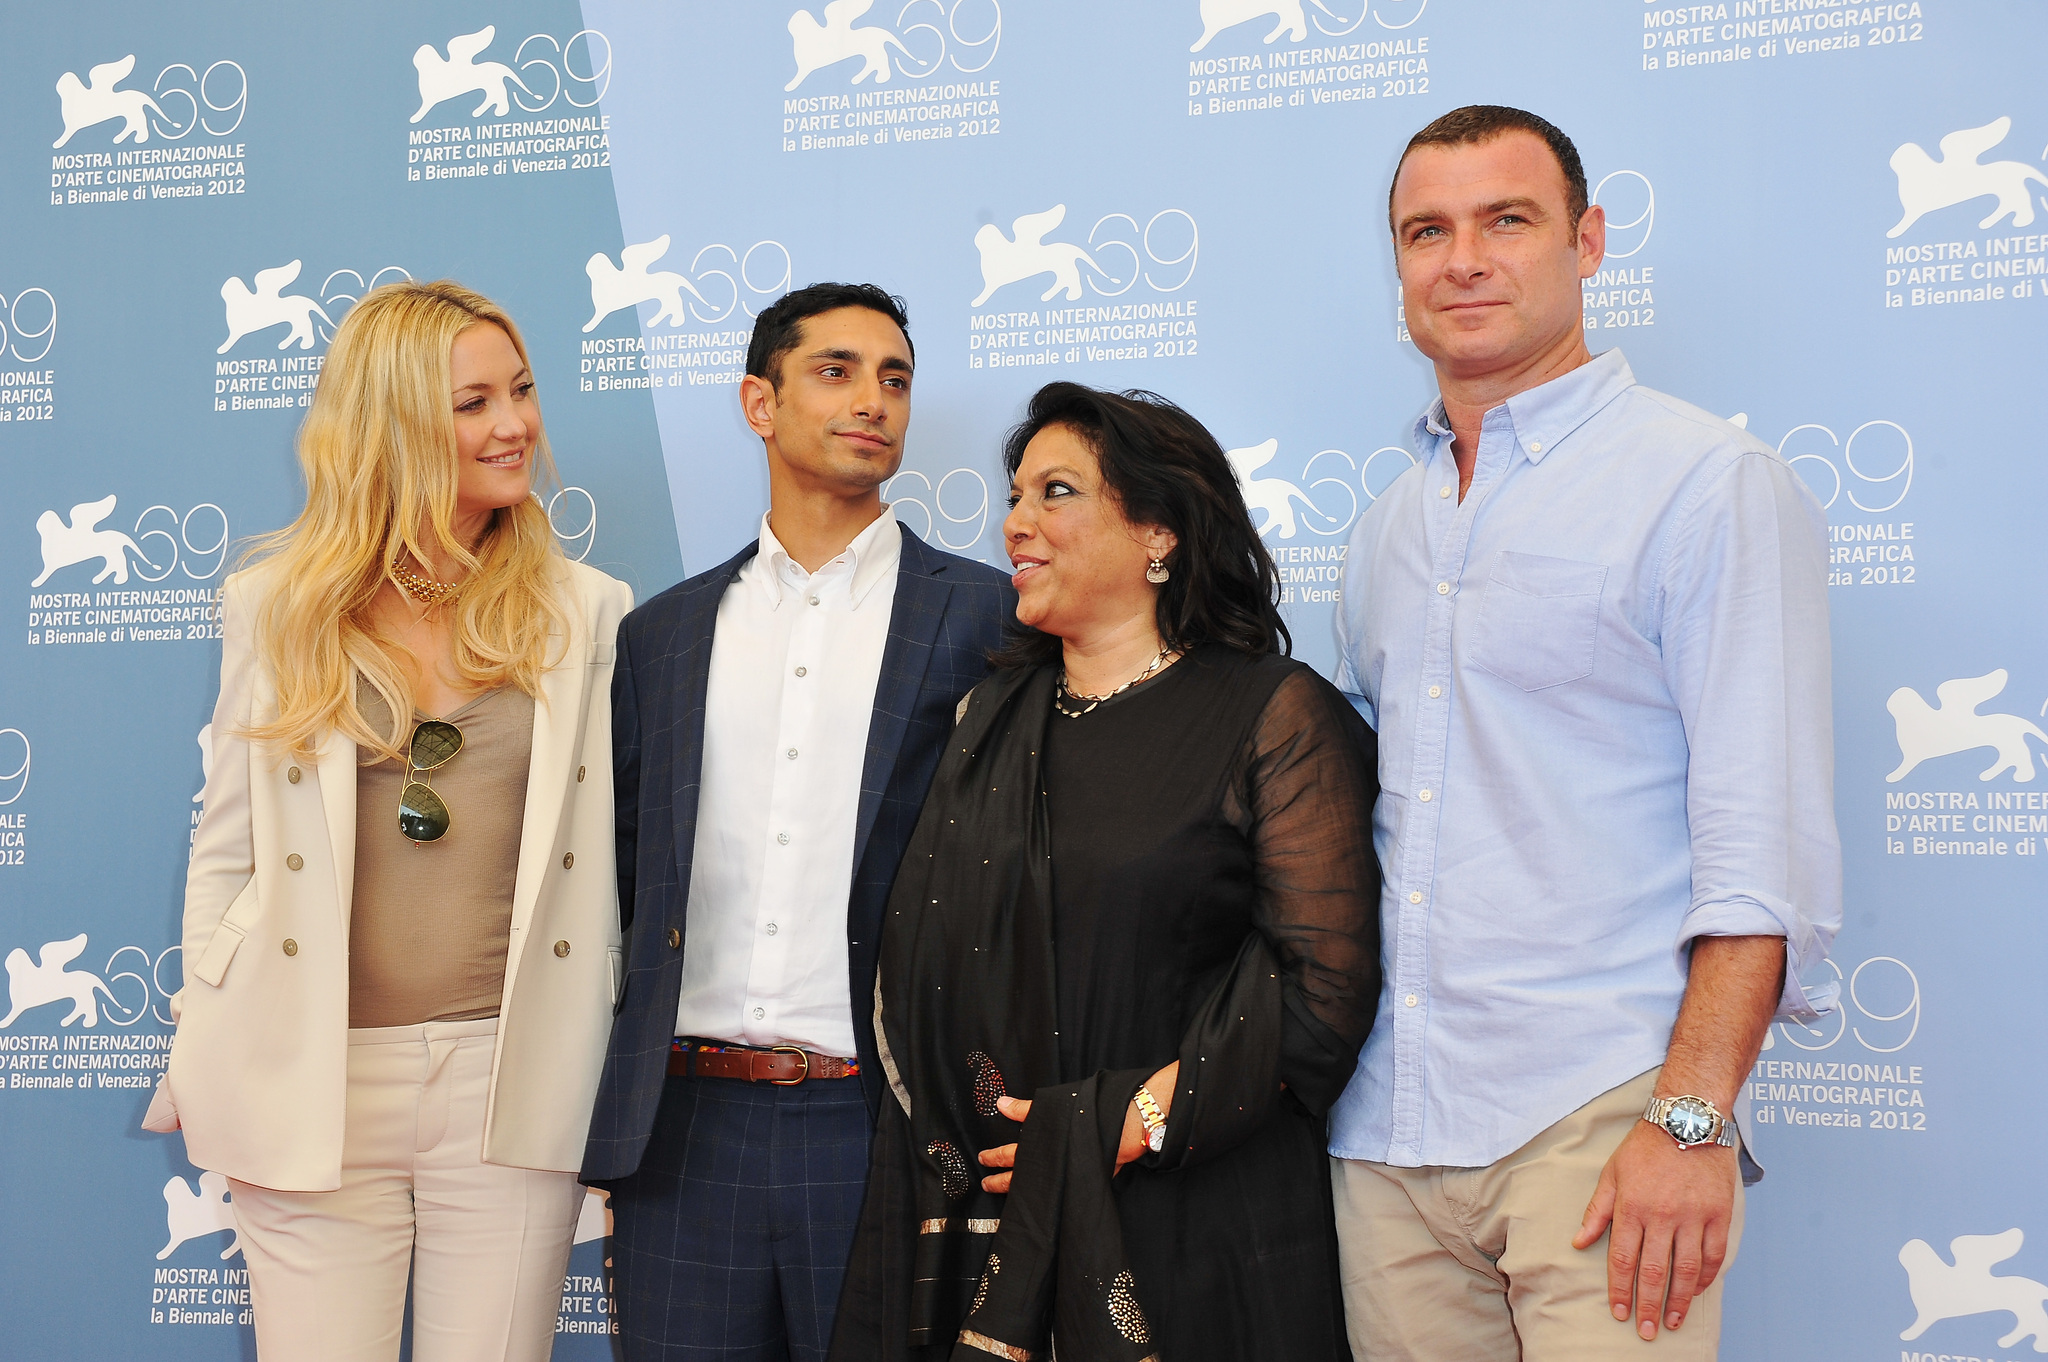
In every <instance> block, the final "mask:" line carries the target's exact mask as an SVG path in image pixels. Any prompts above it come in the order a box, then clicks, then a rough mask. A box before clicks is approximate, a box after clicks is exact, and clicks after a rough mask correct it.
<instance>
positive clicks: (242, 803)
mask: <svg viewBox="0 0 2048 1362" xmlns="http://www.w3.org/2000/svg"><path fill="white" fill-rule="evenodd" d="M263 574H264V569H263V568H262V567H260V566H259V567H258V568H256V569H253V570H251V571H248V572H242V573H237V574H236V575H234V576H232V577H230V578H228V580H227V584H226V588H225V598H224V600H223V603H222V615H223V626H224V628H223V633H224V647H223V650H222V657H221V687H220V700H219V703H218V704H217V705H216V707H215V709H214V715H213V766H212V770H211V772H210V774H209V775H208V777H207V781H206V790H205V804H206V807H205V812H204V814H203V815H202V816H201V818H200V823H199V829H198V831H197V833H196V834H195V836H194V840H193V845H192V863H191V868H190V869H189V870H188V871H187V872H186V877H185V930H184V961H185V983H184V987H182V988H181V989H180V990H179V991H178V993H177V995H176V996H175V997H173V998H172V999H171V1012H172V1017H173V1019H174V1020H175V1022H176V1023H177V1036H176V1038H175V1039H174V1040H173V1042H172V1045H171V1056H170V1065H169V1068H168V1069H167V1071H166V1072H165V1074H164V1077H163V1078H162V1080H160V1081H159V1083H158V1085H157V1091H156V1096H155V1098H154V1100H152V1101H151V1103H150V1107H149V1112H148V1115H147V1116H145V1118H144V1120H143V1124H144V1126H145V1127H146V1128H148V1129H151V1130H159V1131H165V1130H173V1129H177V1128H179V1127H181V1126H182V1127H183V1129H184V1132H185V1148H186V1152H187V1154H188V1155H189V1156H190V1157H191V1160H192V1162H193V1163H195V1164H197V1165H198V1166H199V1167H201V1168H206V1169H211V1170H213V1171H215V1172H219V1173H225V1174H226V1175H227V1176H229V1177H231V1178H238V1179H240V1180H241V1181H243V1182H251V1183H255V1184H257V1185H258V1186H261V1187H271V1188H276V1189H278V1190H280V1191H296V1192H322V1191H332V1190H334V1189H335V1188H337V1187H339V1186H340V1185H341V1141H342V1122H343V1113H344V1111H345V1095H346V1087H347V1078H348V931H349V909H350V904H351V902H352V891H353V886H354V880H355V845H356V812H357V811H356V745H355V744H354V743H353V742H350V741H348V740H347V739H346V738H342V737H338V736H330V737H329V738H328V740H327V741H326V742H325V743H324V744H323V745H322V746H321V748H320V750H319V752H318V753H317V754H316V755H315V758H314V759H313V761H312V762H311V763H310V764H305V763H304V762H303V759H301V764H294V762H293V761H292V760H290V759H285V758H282V757H279V756H278V755H276V754H275V753H273V752H272V751H270V750H269V749H267V748H260V747H256V746H253V745H252V744H251V743H250V742H249V741H248V740H247V739H246V738H244V737H241V736H238V735H239V734H240V733H242V732H244V731H245V730H246V728H247V726H248V724H249V722H250V720H251V719H252V718H254V719H258V720H260V719H261V718H262V717H263V716H265V715H269V714H275V713H276V705H277V698H276V688H275V685H274V683H273V682H272V681H271V679H270V678H269V677H268V676H267V675H266V674H264V672H263V669H262V668H261V667H260V666H259V665H258V664H257V662H256V659H255V655H254V649H253V646H252V640H251V637H250V632H251V623H250V622H251V620H252V619H253V618H254V606H255V605H256V604H257V602H259V601H260V600H261V599H262V592H263V590H264V587H263ZM562 588H563V594H564V596H565V598H566V602H567V605H568V609H567V611H566V613H567V615H568V617H569V624H568V634H567V638H566V640H564V641H565V642H566V645H567V646H566V648H565V649H564V650H563V651H562V653H561V654H560V656H559V660H558V661H557V663H556V664H555V665H554V666H552V667H550V668H549V669H548V670H547V671H546V672H545V673H543V674H542V677H541V696H540V700H539V702H538V703H536V704H535V705H534V710H533V757H532V766H531V770H530V773H529V775H528V777H527V784H526V817H525V822H524V824H523V828H522V832H521V836H520V846H519V869H518V874H517V878H516V880H515V884H514V888H513V893H512V938H511V945H510V949H509V952H508V954H507V957H506V962H505V992H504V997H503V1001H502V1003H501V1011H500V1013H499V1021H498V1038H497V1049H496V1053H495V1055H494V1056H493V1058H492V1061H491V1094H490V1106H489V1108H488V1114H487V1115H486V1117H485V1122H484V1143H483V1150H482V1155H483V1159H484V1161H485V1162H487V1163H496V1164H509V1165H512V1166H514V1167H519V1168H539V1169H552V1170H556V1171H559V1172H575V1171H576V1170H577V1168H578V1167H579V1166H581V1164H582V1161H583V1142H584V1136H585V1134H586V1133H587V1131H588V1128H589V1125H590V1111H591V1106H592V1104H593V1103H594V1102H595V1101H596V1096H597V1082H598V1077H599V1074H600V1072H601V1070H602V1067H603V1064H604V1053H605V1043H606V1041H607V1039H608V1038H609V1036H610V1033H611V1021H612V1006H613V1004H614V1002H615V1001H616V1000H617V998H618V993H619V988H620V986H621V983H622V982H623V980H622V977H621V974H622V972H621V960H620V949H619V904H618V875H617V873H616V866H615V852H614V848H615V846H616V841H615V838H614V833H613V826H612V778H611V777H612V741H611V739H612V722H611V679H612V658H613V650H614V647H615V643H616V640H617V638H618V630H619V618H620V616H622V615H624V614H625V613H626V611H627V610H629V609H631V608H632V604H633V596H632V591H631V590H630V589H629V588H628V587H627V586H626V585H625V584H624V583H623V582H619V581H616V580H614V579H612V578H611V577H608V576H606V575H605V574H604V573H602V572H599V571H597V570H596V569H595V568H589V567H585V566H583V565H582V564H580V563H565V564H564V565H563V571H562ZM558 638H559V635H558ZM365 816H376V817H393V816H395V815H394V814H393V813H392V812H391V811H390V810H382V809H380V810H368V811H365ZM421 888H422V891H423V901H430V897H431V890H432V886H431V885H422V886H421Z"/></svg>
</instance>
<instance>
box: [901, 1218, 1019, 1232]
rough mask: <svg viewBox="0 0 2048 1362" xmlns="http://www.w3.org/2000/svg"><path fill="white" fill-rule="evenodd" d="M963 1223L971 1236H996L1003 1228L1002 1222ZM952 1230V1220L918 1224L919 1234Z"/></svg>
mask: <svg viewBox="0 0 2048 1362" xmlns="http://www.w3.org/2000/svg"><path fill="white" fill-rule="evenodd" d="M963 1223H964V1224H965V1225H966V1227H967V1232H968V1233H969V1234H994V1233H995V1232H996V1231H997V1230H999V1229H1001V1228H1002V1226H1003V1222H1002V1221H1001V1220H978V1219H975V1220H967V1221H965V1222H963ZM952 1228H953V1222H952V1221H950V1220H920V1221H918V1222H917V1232H918V1233H919V1234H944V1233H946V1231H948V1230H950V1229H952Z"/></svg>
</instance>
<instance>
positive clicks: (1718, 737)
mask: <svg viewBox="0 0 2048 1362" xmlns="http://www.w3.org/2000/svg"><path fill="white" fill-rule="evenodd" d="M1827 574H1828V568H1827V523H1826V519H1825V517H1824V515H1823V513H1822V511H1821V509H1820V507H1819V506H1818V505H1817V504H1816V503H1815V501H1814V499H1813V496H1812V494H1811V493H1810V492H1809V491H1808V490H1807V489H1806V487H1805V485H1804V484H1803V483H1801V482H1800V480H1799V478H1798V476H1797V475H1796V474H1795V473H1793V472H1792V470H1791V469H1789V468H1788V467H1786V466H1785V465H1784V464H1783V463H1781V462H1780V461H1779V460H1778V459H1777V458H1775V457H1774V456H1772V455H1770V454H1768V453H1765V452H1761V451H1754V450H1752V451H1745V452H1744V453H1742V454H1740V455H1738V456H1737V457H1736V458H1735V460H1734V461H1733V462H1732V463H1731V464H1729V465H1728V466H1727V467H1725V468H1724V469H1722V470H1720V471H1719V472H1717V473H1715V474H1713V475H1711V476H1709V477H1708V478H1706V479H1705V480H1704V481H1703V483H1702V484H1701V485H1700V486H1699V487H1697V488H1696V489H1694V491H1693V493H1692V495H1691V497H1690V499H1689V504H1687V505H1686V506H1685V507H1683V508H1682V509H1681V511H1680V514H1679V516H1678V518H1677V521H1676V524H1675V528H1674V531H1673V534H1672V539H1671V542H1670V544H1669V546H1668V552H1667V556H1666V561H1665V570H1664V573H1663V578H1662V586H1663V589H1662V597H1663V611H1662V644H1663V658H1664V668H1665V674H1666V682H1667V684H1668V685H1669V687H1670V691H1671V694H1672V696H1673V697H1674V698H1675V699H1676V701H1677V703H1678V707H1679V710H1680V713H1681V715H1682V716H1683V719H1684V722H1685V732H1686V740H1687V743H1688V745H1689V748H1690V757H1689V761H1688V767H1687V783H1686V812H1687V817H1688V820H1689V824H1690V835H1691V842H1692V862H1693V869H1692V905H1691V907H1690V909H1689V910H1688V911H1687V912H1686V914H1685V917H1684V919H1683V920H1682V922H1681V924H1680V926H1679V931H1678V937H1677V940H1676V942H1675V943H1674V949H1675V951H1676V953H1677V955H1678V958H1679V965H1680V967H1681V968H1683V967H1684V966H1685V963H1686V960H1687V959H1688V958H1689V955H1690V952H1691V948H1692V943H1693V941H1694V940H1696V939H1697V938H1699V937H1702V936H1782V937H1784V938H1785V984H1784V991H1783V993H1782V994H1781V996H1780V998H1779V1001H1778V1015H1777V1019H1778V1020H1781V1021H1799V1022H1811V1021H1813V1020H1814V1019H1816V1018H1817V1017H1819V1016H1820V1015H1821V1014H1822V1013H1825V1012H1827V1011H1829V1010H1831V1009H1832V1008H1833V1007H1834V1005H1835V1002H1836V997H1837V995H1838V993H1839V992H1840V988H1841V985H1840V981H1839V979H1838V978H1836V977H1835V976H1834V975H1833V974H1832V973H1831V972H1830V971H1828V970H1827V969H1826V968H1825V967H1824V965H1825V962H1826V960H1827V955H1828V949H1829V947H1830V946H1831V945H1832V944H1833V942H1834V939H1835V933H1836V932H1837V931H1839V930H1840V928H1841V925H1842V850H1841V841H1840V838H1839V836H1838V835H1837V832H1836V828H1835V808H1834V726H1833V713H1832V709H1833V706H1832V700H1831V692H1830V686H1831V680H1830V669H1829V644H1828V599H1827V589H1828V588H1827Z"/></svg>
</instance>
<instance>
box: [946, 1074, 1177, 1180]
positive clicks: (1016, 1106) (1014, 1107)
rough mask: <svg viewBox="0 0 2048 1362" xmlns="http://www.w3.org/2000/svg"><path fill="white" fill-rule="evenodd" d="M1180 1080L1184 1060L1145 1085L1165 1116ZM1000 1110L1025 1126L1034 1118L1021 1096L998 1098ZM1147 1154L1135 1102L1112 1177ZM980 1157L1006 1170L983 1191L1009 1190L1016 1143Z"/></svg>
mask: <svg viewBox="0 0 2048 1362" xmlns="http://www.w3.org/2000/svg"><path fill="white" fill-rule="evenodd" d="M1179 1078H1180V1061H1179V1060H1175V1061H1174V1062H1173V1063H1171V1064H1169V1065H1167V1066H1166V1067H1165V1068H1163V1069H1161V1070H1160V1071H1159V1072H1158V1073H1155V1074H1153V1075H1152V1076H1151V1077H1150V1078H1148V1079H1146V1080H1145V1086H1146V1087H1147V1088H1150V1089H1151V1090H1152V1098H1153V1100H1154V1101H1156V1102H1158V1103H1159V1110H1160V1112H1161V1114H1166V1113H1170V1112H1171V1111H1172V1110H1173V1085H1174V1083H1175V1082H1176V1081H1177V1080H1178V1079H1179ZM996 1110H997V1111H999V1112H1001V1113H1002V1114H1003V1115H1005V1116H1007V1117H1009V1118H1010V1119H1011V1120H1012V1121H1015V1122H1017V1123H1018V1124H1019V1125H1021V1124H1023V1123H1024V1121H1025V1120H1027V1119H1028V1118H1029V1117H1030V1115H1031V1103H1030V1102H1029V1101H1027V1100H1025V1099H1024V1098H1021V1097H998V1098H997V1099H996ZM1145 1152H1146V1151H1145V1123H1144V1121H1143V1120H1141V1119H1140V1118H1139V1116H1138V1104H1137V1103H1136V1102H1131V1103H1129V1104H1127V1105H1126V1106H1125V1108H1124V1133H1123V1138H1122V1139H1121V1140H1119V1141H1118V1142H1117V1147H1116V1167H1115V1168H1114V1169H1112V1170H1110V1176H1112V1177H1114V1176H1116V1174H1118V1173H1121V1172H1122V1171H1123V1169H1124V1165H1125V1164H1127V1163H1129V1162H1130V1161H1131V1160H1133V1159H1135V1158H1137V1157H1138V1156H1139V1155H1141V1154H1143V1153H1145ZM980 1157H981V1166H982V1167H984V1168H1000V1169H1003V1170H1004V1171H1003V1172H1000V1173H991V1174H989V1175H988V1176H987V1177H985V1178H983V1179H982V1180H981V1189H982V1190H983V1191H984V1192H997V1193H1002V1192H1007V1191H1009V1190H1010V1177H1011V1174H1010V1171H1009V1170H1011V1169H1014V1168H1015V1167H1016V1166H1017V1146H1016V1145H1015V1144H1005V1145H997V1146H996V1147H995V1148H994V1149H984V1150H982V1151H981V1156H980Z"/></svg>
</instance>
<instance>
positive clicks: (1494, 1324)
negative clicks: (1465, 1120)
mask: <svg viewBox="0 0 2048 1362" xmlns="http://www.w3.org/2000/svg"><path fill="white" fill-rule="evenodd" d="M1658 1072H1659V1071H1658V1070H1656V1069H1652V1070H1650V1072H1648V1073H1646V1074H1642V1075H1640V1076H1638V1077H1636V1078H1633V1079H1631V1080H1629V1081H1628V1082H1626V1083H1624V1084H1622V1085H1621V1086H1620V1087H1618V1088H1614V1089H1612V1090H1610V1091H1608V1092H1605V1093H1602V1094H1601V1095H1600V1096H1598V1097H1596V1098H1594V1099H1593V1100H1592V1101H1591V1102H1588V1103H1587V1104H1586V1105H1585V1106H1583V1107H1580V1108H1579V1109H1578V1110H1577V1111H1575V1112H1573V1113H1572V1114H1571V1115H1569V1116H1566V1117H1565V1118H1564V1119H1562V1120H1560V1121H1558V1122H1557V1123H1556V1124H1555V1125H1552V1126H1551V1127H1549V1128H1548V1129H1547V1130H1545V1131H1543V1132H1542V1133H1541V1134H1539V1135H1537V1136H1536V1138H1534V1139H1533V1140H1531V1141H1529V1143H1527V1144H1525V1145H1523V1146H1522V1147H1521V1148H1520V1149H1517V1150H1516V1151H1515V1152H1514V1153H1512V1154H1510V1155H1508V1156H1507V1157H1506V1158H1504V1159H1501V1160H1500V1161H1499V1162H1497V1163H1494V1164H1490V1165H1488V1166H1487V1167H1485V1168H1395V1167H1392V1166H1390V1165H1387V1164H1383V1163H1369V1162H1366V1161H1364V1160H1359V1159H1332V1160H1330V1164H1331V1175H1330V1176H1331V1185H1332V1188H1333V1190H1334V1191H1335V1193H1336V1203H1337V1244H1338V1264H1339V1267H1340V1269H1341V1271H1342V1273H1343V1277H1344V1320H1345V1324H1346V1325H1347V1327H1348V1330H1349V1332H1350V1335H1351V1352H1352V1356H1353V1357H1355V1358H1356V1359H1358V1362H1514V1360H1515V1359H1517V1358H1526V1359H1528V1360H1529V1362H1606V1360H1607V1359H1620V1358H1630V1359H1638V1362H1646V1360H1647V1359H1663V1362H1687V1360H1688V1359H1690V1360H1692V1362H1712V1359H1713V1358H1714V1356H1715V1353H1716V1351H1717V1350H1718V1348H1719V1345H1720V1338H1721V1295H1722V1287H1723V1284H1724V1283H1725V1282H1726V1281H1727V1280H1728V1272H1729V1269H1731V1268H1733V1267H1734V1266H1735V1250H1736V1248H1737V1246H1738V1245H1740V1243H1741V1242H1742V1185H1741V1181H1740V1179H1739V1178H1737V1177H1736V1174H1735V1173H1734V1172H1732V1171H1731V1172H1730V1174H1729V1176H1730V1177H1731V1178H1735V1179H1736V1186H1735V1218H1734V1223H1733V1225H1732V1226H1731V1227H1730V1229H1729V1234H1728V1258H1727V1261H1726V1262H1724V1263H1723V1264H1722V1266H1721V1273H1720V1275H1719V1276H1718V1277H1716V1278H1715V1279H1714V1284H1713V1285H1712V1286H1711V1287H1709V1288H1708V1289H1707V1290H1706V1291H1705V1292H1704V1293H1702V1294H1701V1295H1699V1296H1696V1297H1694V1299H1693V1303H1692V1308H1691V1309H1690V1311H1688V1313H1687V1314H1686V1317H1685V1323H1684V1325H1683V1326H1681V1327H1680V1328H1679V1329H1678V1330H1677V1332H1675V1333H1674V1332H1672V1331H1671V1330H1668V1329H1659V1330H1658V1332H1657V1337H1656V1340H1655V1341H1654V1342H1651V1343H1645V1342H1643V1341H1642V1340H1641V1339H1640V1338H1638V1337H1636V1333H1635V1322H1634V1320H1633V1318H1631V1320H1630V1321H1629V1322H1628V1323H1626V1324H1623V1323H1619V1322H1617V1321H1616V1320H1615V1318H1614V1316H1613V1315H1612V1314H1610V1313H1609V1311H1608V1305H1607V1237H1606V1236H1605V1235H1602V1236H1601V1238H1600V1241H1599V1242H1598V1243H1596V1244H1594V1245H1593V1246H1592V1247H1590V1248H1587V1249H1575V1248H1573V1247H1572V1236H1573V1235H1575V1234H1577V1233H1578V1231H1579V1225H1580V1223H1581V1222H1582V1221H1583V1220H1584V1219H1585V1214H1586V1203H1587V1202H1588V1201H1591V1200H1592V1199H1593V1188H1594V1186H1595V1185H1596V1184H1597V1183H1598V1182H1599V1180H1600V1170H1601V1169H1602V1168H1603V1167H1605V1166H1606V1164H1607V1159H1608V1156H1609V1155H1611V1154H1612V1153H1613V1152H1614V1150H1615V1148H1616V1147H1617V1146H1618V1145H1620V1143H1621V1140H1622V1137H1623V1136H1624V1135H1626V1134H1628V1132H1629V1131H1630V1130H1632V1129H1633V1128H1634V1126H1635V1123H1636V1122H1637V1121H1639V1120H1641V1119H1642V1115H1643V1108H1644V1107H1645V1106H1647V1105H1648V1104H1649V1101H1650V1095H1651V1093H1652V1091H1653V1090H1654V1089H1655V1088H1656V1085H1657V1074H1658Z"/></svg>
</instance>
